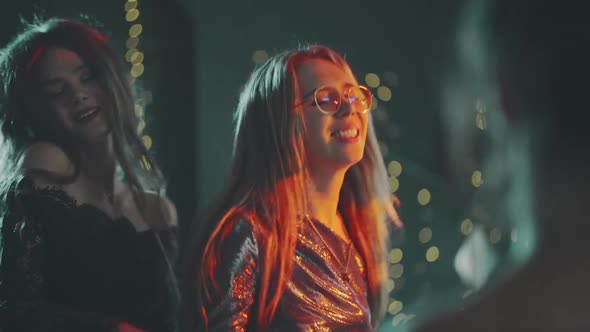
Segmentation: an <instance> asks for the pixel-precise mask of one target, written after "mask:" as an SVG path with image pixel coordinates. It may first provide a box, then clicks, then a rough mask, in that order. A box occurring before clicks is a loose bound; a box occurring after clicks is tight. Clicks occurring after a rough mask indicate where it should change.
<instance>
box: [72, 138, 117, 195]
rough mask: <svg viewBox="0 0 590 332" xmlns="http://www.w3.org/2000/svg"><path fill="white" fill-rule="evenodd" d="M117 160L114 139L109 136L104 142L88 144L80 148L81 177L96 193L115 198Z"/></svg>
mask: <svg viewBox="0 0 590 332" xmlns="http://www.w3.org/2000/svg"><path fill="white" fill-rule="evenodd" d="M115 170H116V158H115V153H114V148H113V139H112V136H111V135H109V136H108V137H107V138H106V139H105V140H104V141H102V142H97V143H95V144H86V145H84V146H83V147H81V148H80V176H81V177H82V178H83V179H84V181H85V182H86V183H87V185H89V186H90V187H89V189H90V190H91V191H94V192H97V193H98V192H103V193H104V195H106V196H107V197H110V198H111V199H112V197H113V196H114V191H115V182H116V177H115Z"/></svg>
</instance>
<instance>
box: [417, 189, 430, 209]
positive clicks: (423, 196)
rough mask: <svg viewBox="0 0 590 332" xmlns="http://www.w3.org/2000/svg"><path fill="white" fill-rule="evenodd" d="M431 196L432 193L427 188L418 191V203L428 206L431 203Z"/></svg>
mask: <svg viewBox="0 0 590 332" xmlns="http://www.w3.org/2000/svg"><path fill="white" fill-rule="evenodd" d="M430 199H431V195H430V191H429V190H428V189H426V188H423V189H420V191H418V203H419V204H420V205H422V206H424V205H427V204H428V203H430Z"/></svg>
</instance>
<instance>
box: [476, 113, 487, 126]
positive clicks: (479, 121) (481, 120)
mask: <svg viewBox="0 0 590 332" xmlns="http://www.w3.org/2000/svg"><path fill="white" fill-rule="evenodd" d="M475 125H476V126H477V128H479V129H481V130H484V129H486V127H487V121H486V116H485V115H483V114H481V113H477V116H476V117H475Z"/></svg>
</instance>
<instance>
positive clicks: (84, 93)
mask: <svg viewBox="0 0 590 332" xmlns="http://www.w3.org/2000/svg"><path fill="white" fill-rule="evenodd" d="M0 75H1V77H2V83H3V90H2V92H3V94H2V96H3V100H2V101H3V108H2V110H1V113H0V120H2V132H3V134H4V136H5V138H13V139H19V140H27V141H29V142H31V141H34V140H39V139H42V140H50V141H57V143H62V144H63V143H64V141H68V142H71V141H72V140H71V139H70V138H76V139H77V140H76V141H78V140H83V141H84V140H86V139H89V138H92V137H93V136H96V135H97V134H99V133H100V132H102V133H104V132H105V128H104V127H105V126H107V127H109V129H110V130H113V132H114V134H115V135H117V136H118V137H119V138H120V139H121V140H125V137H124V136H125V134H124V132H125V131H129V130H130V129H131V128H133V127H134V126H133V125H134V123H133V122H134V121H135V117H134V116H133V106H134V98H133V92H132V90H131V83H130V79H129V77H128V74H127V68H126V66H125V64H124V63H123V62H122V60H121V59H120V58H119V56H118V55H117V54H116V53H115V51H114V50H113V49H112V48H111V47H110V45H109V44H108V40H107V38H106V36H105V35H103V34H102V33H100V32H99V31H97V30H96V29H94V28H92V27H91V26H89V25H87V24H84V23H81V22H77V21H68V20H62V19H50V20H47V21H44V22H36V23H34V24H31V25H29V26H28V27H27V29H26V30H25V31H24V32H22V33H21V34H20V35H18V36H17V37H16V38H15V39H14V40H13V41H12V42H11V43H10V44H9V45H8V46H7V47H6V48H4V49H3V50H2V54H1V57H0ZM93 111H95V112H93ZM113 124H114V125H113ZM101 127H103V128H101ZM110 127H112V128H110ZM133 131H134V129H133Z"/></svg>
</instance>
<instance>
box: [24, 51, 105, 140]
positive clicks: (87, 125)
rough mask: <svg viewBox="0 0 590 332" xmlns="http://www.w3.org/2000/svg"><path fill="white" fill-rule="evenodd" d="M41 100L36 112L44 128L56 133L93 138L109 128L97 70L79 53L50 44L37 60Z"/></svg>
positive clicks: (78, 137) (76, 138)
mask: <svg viewBox="0 0 590 332" xmlns="http://www.w3.org/2000/svg"><path fill="white" fill-rule="evenodd" d="M37 68H38V71H37V74H38V76H37V77H38V81H37V83H38V91H40V100H39V102H40V103H38V104H37V105H38V106H37V107H36V109H35V110H34V112H43V114H39V113H35V114H36V115H40V116H39V118H41V119H43V120H47V121H48V123H49V128H48V127H47V126H48V124H47V123H40V124H38V126H43V128H41V130H43V131H47V130H50V131H58V132H50V133H49V134H51V135H54V136H66V137H69V138H74V139H75V141H76V142H93V141H96V140H99V139H101V138H104V137H106V136H107V134H108V133H109V132H110V129H109V126H108V121H107V117H106V114H105V110H104V108H103V106H104V97H103V95H104V93H103V89H102V88H101V87H100V85H99V83H98V81H97V79H96V76H95V74H94V73H93V72H92V71H91V70H90V68H88V67H87V66H86V64H85V63H84V61H83V60H82V59H81V58H80V57H79V56H78V54H76V53H75V52H72V51H70V50H67V49H63V48H50V49H48V50H47V51H46V52H45V53H44V54H43V55H42V56H41V58H40V59H39V62H38V64H37Z"/></svg>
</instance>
